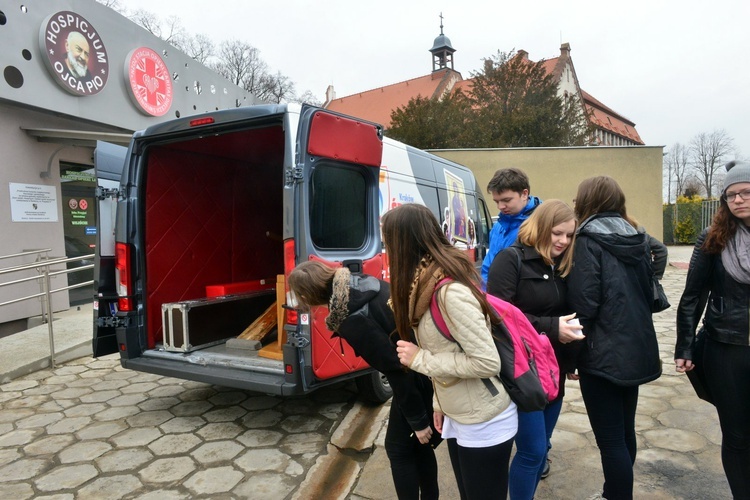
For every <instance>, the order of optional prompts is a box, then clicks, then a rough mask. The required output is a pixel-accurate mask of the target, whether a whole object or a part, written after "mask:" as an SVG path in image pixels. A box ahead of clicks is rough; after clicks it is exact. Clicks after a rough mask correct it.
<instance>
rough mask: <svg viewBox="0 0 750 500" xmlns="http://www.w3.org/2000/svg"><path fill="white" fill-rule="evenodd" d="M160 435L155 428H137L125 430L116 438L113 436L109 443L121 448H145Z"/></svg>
mask: <svg viewBox="0 0 750 500" xmlns="http://www.w3.org/2000/svg"><path fill="white" fill-rule="evenodd" d="M161 435H162V433H161V432H160V431H159V429H156V428H144V429H141V428H137V429H129V430H126V431H124V432H122V433H120V434H118V435H117V436H114V437H113V438H112V439H111V441H112V442H113V443H114V444H115V445H117V446H119V447H123V448H128V447H131V446H146V445H147V444H149V443H150V442H152V441H154V440H156V439H158V438H159V437H161Z"/></svg>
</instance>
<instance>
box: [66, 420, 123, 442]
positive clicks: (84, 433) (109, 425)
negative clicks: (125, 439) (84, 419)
mask: <svg viewBox="0 0 750 500" xmlns="http://www.w3.org/2000/svg"><path fill="white" fill-rule="evenodd" d="M125 429H127V426H126V425H125V424H124V423H123V422H119V421H115V422H94V423H91V424H89V425H87V426H86V427H84V428H83V429H81V430H80V431H78V432H77V433H76V436H78V439H81V440H86V439H106V438H110V437H112V436H114V435H115V434H118V433H120V432H122V431H124V430H125Z"/></svg>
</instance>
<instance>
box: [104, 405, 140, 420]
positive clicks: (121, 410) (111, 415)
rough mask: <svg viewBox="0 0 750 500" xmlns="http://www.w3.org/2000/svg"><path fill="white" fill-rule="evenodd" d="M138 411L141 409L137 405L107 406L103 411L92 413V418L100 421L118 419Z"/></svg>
mask: <svg viewBox="0 0 750 500" xmlns="http://www.w3.org/2000/svg"><path fill="white" fill-rule="evenodd" d="M139 411H141V410H140V409H138V407H137V406H118V407H116V408H107V409H106V410H104V411H100V412H99V413H97V414H96V415H94V419H95V420H98V421H100V422H106V421H110V420H120V419H124V418H127V417H129V416H131V415H135V414H136V413H138V412H139Z"/></svg>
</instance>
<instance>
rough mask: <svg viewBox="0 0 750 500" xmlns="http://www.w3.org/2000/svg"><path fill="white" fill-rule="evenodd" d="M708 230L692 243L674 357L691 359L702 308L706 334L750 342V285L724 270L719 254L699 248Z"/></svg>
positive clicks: (680, 306) (713, 337)
mask: <svg viewBox="0 0 750 500" xmlns="http://www.w3.org/2000/svg"><path fill="white" fill-rule="evenodd" d="M707 233H708V230H706V231H703V233H702V234H701V235H700V237H699V238H698V241H697V242H696V243H695V248H694V249H693V255H692V257H690V267H689V269H688V274H687V280H686V281H685V290H684V291H683V292H682V298H680V305H679V306H678V308H677V344H676V345H675V350H674V357H675V359H677V358H680V359H693V344H694V343H695V330H696V328H697V327H698V322H699V321H700V318H701V316H702V315H703V311H704V310H705V311H706V315H705V318H704V319H703V324H704V325H705V328H706V334H707V335H708V337H709V338H711V339H713V340H716V341H717V342H724V343H727V344H736V345H750V312H748V308H749V307H750V285H745V284H742V283H739V282H737V281H736V280H735V279H734V278H732V277H731V276H729V275H728V274H727V272H726V271H725V270H724V265H723V264H722V262H721V255H720V254H707V253H706V252H705V251H704V250H703V249H702V248H701V247H702V246H703V242H704V241H705V239H706V234H707ZM706 303H708V308H706Z"/></svg>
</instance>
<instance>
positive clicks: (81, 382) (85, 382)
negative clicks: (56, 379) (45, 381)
mask: <svg viewBox="0 0 750 500" xmlns="http://www.w3.org/2000/svg"><path fill="white" fill-rule="evenodd" d="M98 383H99V381H98V380H96V379H88V378H82V379H78V380H74V381H73V382H70V383H68V384H66V385H67V386H68V387H94V388H96V387H95V386H96V385H97V384H98Z"/></svg>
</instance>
